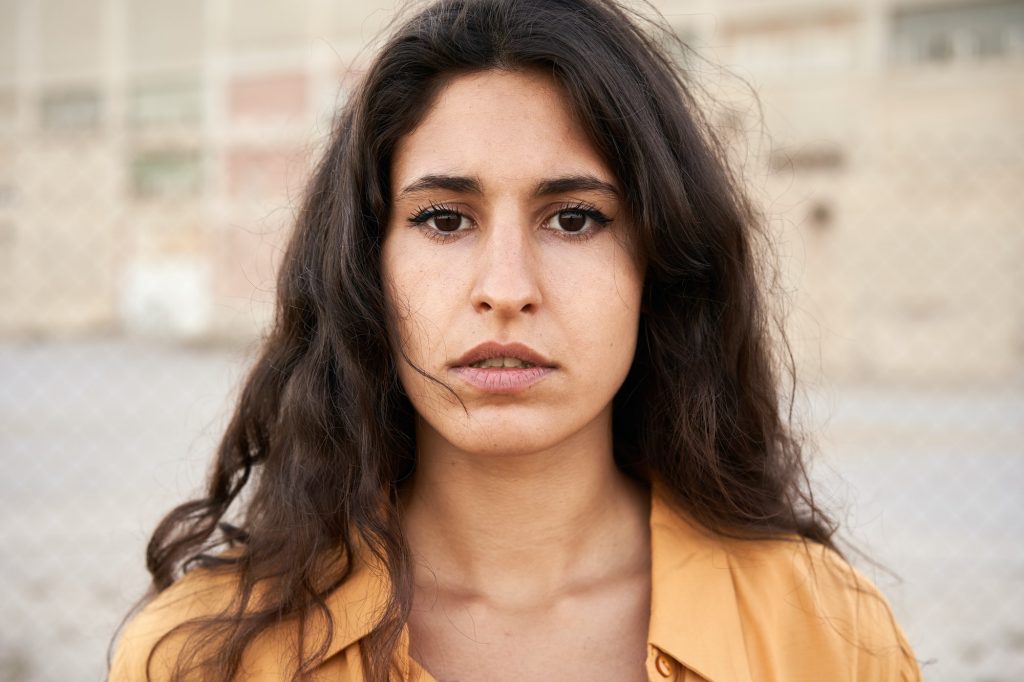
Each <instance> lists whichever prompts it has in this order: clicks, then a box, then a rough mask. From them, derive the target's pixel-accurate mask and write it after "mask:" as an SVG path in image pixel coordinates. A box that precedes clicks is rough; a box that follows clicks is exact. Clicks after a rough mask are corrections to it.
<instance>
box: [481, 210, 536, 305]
mask: <svg viewBox="0 0 1024 682" xmlns="http://www.w3.org/2000/svg"><path fill="white" fill-rule="evenodd" d="M535 248H536V244H535V243H534V241H533V237H532V234H531V231H530V230H529V229H528V228H526V227H522V226H521V225H520V224H510V223H502V224H499V225H496V226H494V227H493V228H492V229H490V230H487V231H486V237H485V238H484V239H482V240H481V242H480V247H479V249H480V251H479V253H478V254H476V256H477V257H476V263H477V268H476V272H475V277H474V281H473V289H472V292H471V294H470V296H471V301H472V304H473V308H474V309H475V310H476V311H477V312H480V313H487V312H490V313H495V314H497V315H498V316H500V317H512V316H515V315H516V314H519V313H528V312H533V311H535V310H536V309H537V307H538V306H539V305H540V302H541V287H540V282H539V275H540V272H539V268H538V262H537V254H536V252H535Z"/></svg>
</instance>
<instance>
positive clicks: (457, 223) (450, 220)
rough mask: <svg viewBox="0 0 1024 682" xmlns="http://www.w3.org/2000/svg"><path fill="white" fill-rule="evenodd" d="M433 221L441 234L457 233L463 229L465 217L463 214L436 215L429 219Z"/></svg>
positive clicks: (428, 220)
mask: <svg viewBox="0 0 1024 682" xmlns="http://www.w3.org/2000/svg"><path fill="white" fill-rule="evenodd" d="M431 221H433V227H434V228H435V229H437V230H438V231H439V232H455V231H456V230H458V229H459V228H460V227H462V221H463V216H462V214H461V213H436V214H434V215H433V216H431V217H430V218H428V219H427V222H428V223H429V222H431Z"/></svg>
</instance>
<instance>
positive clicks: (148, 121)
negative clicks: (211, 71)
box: [128, 81, 202, 128]
mask: <svg viewBox="0 0 1024 682" xmlns="http://www.w3.org/2000/svg"><path fill="white" fill-rule="evenodd" d="M201 119H202V99H201V96H200V89H199V83H198V82H196V81H182V82H177V83H174V82H171V83H143V84H139V85H136V86H135V87H134V88H133V89H132V92H131V96H130V98H129V109H128V120H129V122H130V124H131V125H132V126H133V127H136V128H167V127H190V128H191V127H198V125H199V122H200V121H201Z"/></svg>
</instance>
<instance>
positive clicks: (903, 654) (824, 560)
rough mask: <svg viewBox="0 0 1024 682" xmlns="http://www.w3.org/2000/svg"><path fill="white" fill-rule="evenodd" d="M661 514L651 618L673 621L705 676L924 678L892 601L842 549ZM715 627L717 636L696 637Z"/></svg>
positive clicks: (678, 640)
mask: <svg viewBox="0 0 1024 682" xmlns="http://www.w3.org/2000/svg"><path fill="white" fill-rule="evenodd" d="M656 512H657V513H656V515H655V517H654V519H652V520H653V521H654V523H653V524H652V544H653V549H654V556H653V561H654V568H655V574H654V585H653V588H654V589H653V596H654V597H655V600H654V602H655V603H654V604H653V605H652V606H653V609H654V615H656V616H658V618H659V619H661V620H671V621H672V626H673V628H672V629H673V630H674V632H670V631H669V630H670V629H669V628H663V631H664V632H665V635H664V636H665V639H666V640H668V641H673V638H675V639H674V643H675V644H676V646H678V647H679V648H681V649H682V650H683V651H684V653H685V654H687V655H690V656H692V657H693V658H694V660H697V661H698V663H699V664H700V665H703V666H704V667H705V669H706V670H707V673H705V674H704V675H705V677H707V678H708V679H719V678H720V679H738V680H739V679H752V680H758V679H786V680H804V679H806V680H818V679H829V680H851V681H853V680H907V681H911V680H919V679H920V673H919V672H918V669H917V664H916V661H915V660H914V657H913V653H912V651H911V649H910V646H909V645H908V644H907V640H906V638H905V636H904V634H903V632H902V630H901V629H900V627H899V625H898V623H897V622H896V620H895V618H894V616H893V613H892V609H891V607H890V605H889V602H888V601H887V600H886V598H885V596H884V595H883V594H882V592H881V591H880V590H879V589H878V588H877V587H876V586H875V585H874V584H873V583H872V582H871V581H870V580H868V579H867V578H866V577H865V576H864V575H863V574H862V573H861V572H860V571H858V570H857V569H856V568H854V567H853V566H852V565H850V564H849V563H848V562H847V561H846V560H845V559H843V557H841V556H840V555H839V554H838V553H837V552H835V551H833V550H831V549H829V548H827V547H824V546H822V545H821V544H818V543H815V542H811V541H807V540H804V539H801V538H797V537H783V538H778V539H757V540H748V539H733V538H727V537H723V536H721V535H717V534H714V533H711V532H710V531H707V530H706V529H704V528H702V527H701V526H699V525H698V524H696V523H695V522H693V521H692V520H690V519H689V517H687V516H686V515H685V514H683V513H681V512H678V511H676V510H669V509H667V508H664V507H663V508H661V509H660V510H656ZM666 602H668V603H666ZM659 609H660V613H659ZM666 614H674V615H668V616H667V615H666ZM691 619H696V623H692V622H690V620H691ZM653 625H654V621H653V619H652V626H653ZM709 627H710V628H713V630H714V631H715V632H716V633H719V634H717V635H716V636H715V637H711V636H709V635H705V634H700V633H699V631H703V630H705V628H709ZM677 633H685V634H686V636H687V637H691V638H692V637H704V638H705V639H707V640H711V639H714V640H715V641H713V642H711V645H710V647H706V649H707V650H708V651H713V652H714V653H713V654H709V653H705V652H696V651H689V650H688V649H689V648H690V645H688V644H687V643H686V642H685V639H686V637H683V636H680V635H679V634H677ZM721 659H725V660H728V661H729V664H728V665H726V664H723V663H722V661H721ZM682 662H683V663H684V664H685V663H686V661H682ZM698 672H699V671H698ZM711 673H718V674H711Z"/></svg>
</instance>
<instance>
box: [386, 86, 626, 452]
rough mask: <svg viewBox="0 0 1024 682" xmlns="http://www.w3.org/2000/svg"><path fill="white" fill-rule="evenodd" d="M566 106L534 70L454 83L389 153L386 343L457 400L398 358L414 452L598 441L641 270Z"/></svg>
mask: <svg viewBox="0 0 1024 682" xmlns="http://www.w3.org/2000/svg"><path fill="white" fill-rule="evenodd" d="M566 102H567V96H566V95H565V94H564V93H563V92H562V91H561V89H560V88H559V87H558V86H557V85H556V84H555V82H554V81H553V80H551V79H550V78H548V77H547V76H545V75H543V74H540V73H535V72H507V71H486V72H479V73H474V74H469V75H463V76H459V77H457V78H454V79H453V80H451V81H450V82H449V83H448V85H447V87H446V88H445V89H443V90H442V91H441V92H440V94H439V95H438V96H437V99H436V101H435V102H434V104H433V107H432V108H431V109H430V110H429V112H428V113H427V115H426V117H425V118H424V120H423V121H422V122H421V123H420V124H419V126H418V127H417V128H415V129H414V130H413V131H412V132H411V133H410V134H409V135H407V136H406V137H404V138H403V139H402V140H401V141H400V143H399V145H398V147H397V149H396V151H395V155H394V159H393V166H392V169H391V183H392V184H391V192H392V195H391V196H392V197H393V203H392V207H391V217H390V220H389V223H388V225H387V230H386V234H385V239H384V248H383V262H382V269H383V273H384V279H385V283H386V285H387V292H388V301H389V305H390V307H391V311H392V314H393V316H394V319H395V324H396V329H395V332H396V333H397V341H398V342H399V343H400V344H401V345H402V348H403V349H404V351H405V354H406V355H407V356H408V358H409V360H411V361H412V362H413V363H414V364H415V365H416V366H417V367H419V368H420V369H422V370H424V371H425V372H427V373H429V374H431V375H433V376H434V377H436V378H437V379H439V380H440V381H442V382H444V383H446V384H448V385H449V386H450V387H451V388H453V389H454V390H455V392H456V393H457V394H458V395H459V397H460V398H461V399H462V401H463V402H464V403H465V409H463V407H462V405H460V404H459V402H458V401H456V400H455V399H454V398H453V397H452V395H451V393H450V392H449V391H447V390H446V389H445V388H444V387H442V386H439V385H438V384H437V383H435V382H433V381H431V380H429V379H427V378H425V377H424V376H422V375H421V374H420V373H419V372H417V371H416V370H415V369H413V368H412V367H411V366H410V365H409V364H408V363H406V362H405V361H403V360H401V359H399V360H398V367H399V377H400V379H401V381H402V384H403V386H404V387H405V390H406V392H407V394H408V395H409V398H410V400H411V401H412V404H413V406H414V407H415V409H416V412H417V414H418V420H417V421H418V424H417V434H418V438H419V446H420V448H423V447H424V445H425V444H426V443H433V444H438V445H442V446H444V445H447V446H454V447H455V448H457V449H458V450H460V451H464V452H475V453H491V454H515V453H523V452H535V451H539V450H544V449H547V448H550V447H553V446H557V445H559V444H568V443H573V442H577V443H579V444H580V445H583V446H586V445H587V444H588V443H589V442H601V440H600V439H605V440H604V442H607V439H608V437H609V435H610V429H611V401H612V398H613V396H614V395H615V393H616V391H617V390H618V388H619V387H620V386H621V385H622V382H623V381H624V380H625V378H626V374H627V373H628V371H629V368H630V365H631V363H632V360H633V354H634V351H635V348H636V337H637V326H638V320H639V311H640V296H641V289H642V282H643V274H642V273H641V272H640V271H639V269H638V267H637V265H636V264H635V263H634V260H633V257H632V256H631V253H630V250H629V248H628V246H627V238H628V233H629V224H628V221H629V216H628V215H626V212H625V206H624V203H623V200H622V196H621V190H620V188H619V186H618V181H617V179H616V178H615V176H614V175H613V174H612V173H611V171H610V170H609V169H608V167H607V165H606V164H605V163H604V161H603V160H602V159H601V157H600V155H599V154H598V153H597V151H596V150H595V149H594V148H593V147H592V146H591V144H590V142H589V141H588V140H587V137H586V135H585V134H584V132H583V130H582V129H581V128H580V126H579V124H578V123H577V122H576V121H575V120H574V119H573V117H572V115H571V114H570V112H569V110H568V108H567V107H566ZM502 357H504V358H508V359H507V360H501V358H502ZM481 364H482V365H483V366H481Z"/></svg>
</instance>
